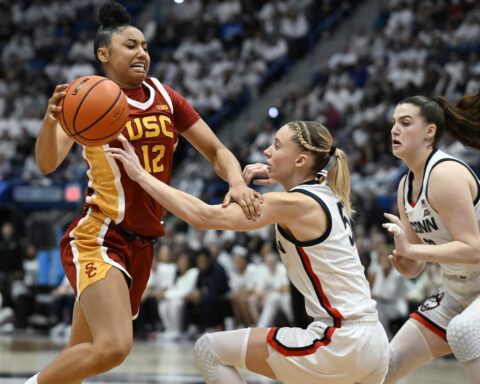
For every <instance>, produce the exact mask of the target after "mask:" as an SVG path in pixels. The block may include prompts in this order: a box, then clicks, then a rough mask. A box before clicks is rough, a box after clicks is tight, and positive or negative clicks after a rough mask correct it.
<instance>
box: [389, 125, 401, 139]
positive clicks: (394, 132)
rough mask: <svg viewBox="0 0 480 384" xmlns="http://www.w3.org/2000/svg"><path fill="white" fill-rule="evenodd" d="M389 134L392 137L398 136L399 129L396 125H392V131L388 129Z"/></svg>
mask: <svg viewBox="0 0 480 384" xmlns="http://www.w3.org/2000/svg"><path fill="white" fill-rule="evenodd" d="M390 133H391V134H392V136H393V135H398V134H399V129H398V125H397V123H393V125H392V129H390Z"/></svg>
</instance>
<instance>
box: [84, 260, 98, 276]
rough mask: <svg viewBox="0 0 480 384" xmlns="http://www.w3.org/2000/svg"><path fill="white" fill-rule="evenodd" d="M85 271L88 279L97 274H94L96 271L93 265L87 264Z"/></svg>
mask: <svg viewBox="0 0 480 384" xmlns="http://www.w3.org/2000/svg"><path fill="white" fill-rule="evenodd" d="M85 269H86V271H85V273H86V274H87V276H88V277H89V278H90V279H91V278H92V277H93V276H95V275H96V274H97V272H95V271H96V270H97V267H95V264H94V263H88V264H87V265H86V266H85Z"/></svg>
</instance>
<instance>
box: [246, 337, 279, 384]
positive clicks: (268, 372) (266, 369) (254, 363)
mask: <svg viewBox="0 0 480 384" xmlns="http://www.w3.org/2000/svg"><path fill="white" fill-rule="evenodd" d="M268 331H269V329H268V328H252V329H251V330H250V337H249V338H248V347H247V356H246V358H245V364H246V365H247V368H248V369H249V370H250V371H252V372H255V373H259V374H261V375H264V376H267V377H270V378H272V379H276V378H277V377H276V376H275V373H274V372H273V371H272V368H270V366H269V365H268V363H267V358H268V356H269V355H268V347H267V334H268Z"/></svg>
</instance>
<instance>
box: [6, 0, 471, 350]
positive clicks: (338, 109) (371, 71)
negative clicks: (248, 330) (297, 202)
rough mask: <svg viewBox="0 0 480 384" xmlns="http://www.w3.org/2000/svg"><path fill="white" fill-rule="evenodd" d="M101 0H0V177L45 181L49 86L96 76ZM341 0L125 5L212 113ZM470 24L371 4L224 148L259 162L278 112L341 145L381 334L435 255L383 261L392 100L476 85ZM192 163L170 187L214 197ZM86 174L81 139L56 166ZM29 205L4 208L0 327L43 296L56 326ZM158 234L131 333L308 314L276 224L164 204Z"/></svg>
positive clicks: (169, 80) (437, 9)
mask: <svg viewBox="0 0 480 384" xmlns="http://www.w3.org/2000/svg"><path fill="white" fill-rule="evenodd" d="M102 2H103V1H96V0H83V1H78V2H75V3H74V4H75V7H76V8H75V9H74V10H75V12H74V13H72V9H73V8H74V7H71V6H63V4H64V3H63V2H61V1H50V2H48V3H47V2H46V1H43V0H35V1H27V0H23V1H19V2H15V4H10V2H1V1H0V9H1V12H0V18H2V20H3V23H0V47H1V48H0V55H1V60H2V67H1V69H0V71H1V74H2V76H0V179H1V180H8V179H11V178H16V177H23V179H24V180H28V181H32V180H33V181H35V180H37V181H38V180H39V181H41V182H45V180H49V179H45V178H44V177H43V176H42V175H40V174H39V172H38V170H37V169H36V166H35V161H34V158H33V151H32V148H33V145H34V140H35V135H36V132H37V130H38V128H39V127H40V119H41V118H42V115H43V113H44V108H45V105H46V100H47V98H48V97H49V94H50V92H51V90H52V89H53V87H54V85H55V84H56V83H58V82H61V81H70V80H72V79H73V78H75V77H78V76H81V75H86V74H90V73H101V72H100V71H99V68H98V66H97V64H96V63H95V62H94V61H93V54H92V47H91V45H92V40H91V39H92V36H93V33H94V31H95V29H96V24H95V21H94V20H91V15H94V14H97V12H95V11H94V9H95V8H96V7H98V5H99V4H100V3H102ZM132 3H136V5H132ZM352 3H353V2H349V1H347V2H333V1H309V0H297V1H289V0H284V1H261V2H258V1H253V0H250V1H248V0H243V1H240V0H225V1H221V0H204V1H201V0H191V1H185V2H184V3H183V5H178V6H177V5H176V6H174V7H173V8H172V9H173V13H172V14H171V15H169V17H168V20H169V22H168V23H161V24H160V23H158V22H157V20H156V19H155V17H153V18H152V17H146V15H144V14H142V13H141V12H140V11H139V10H140V9H145V7H148V6H149V2H147V1H140V2H131V3H128V4H127V3H125V5H126V6H128V5H130V6H131V7H132V9H131V10H130V11H131V12H132V14H133V15H134V17H135V18H134V20H135V19H136V20H142V21H143V22H144V26H145V27H144V28H143V29H144V30H145V35H146V37H147V39H148V38H149V36H152V39H151V40H150V41H149V45H150V52H151V55H152V67H151V74H152V75H153V76H156V77H158V78H159V79H160V80H161V81H163V82H165V83H166V84H168V85H171V86H172V87H173V88H174V89H176V90H178V91H179V92H180V93H182V94H183V95H185V96H186V97H187V99H188V100H189V101H190V102H191V103H192V105H193V106H194V107H195V108H196V109H197V110H198V111H199V112H200V113H201V114H202V116H205V118H208V117H210V118H211V117H214V116H218V114H219V113H220V112H221V110H222V109H223V108H224V107H225V105H230V106H232V105H234V106H235V107H236V108H237V107H241V106H242V105H244V104H246V103H248V102H249V100H252V99H255V98H256V97H259V95H261V93H262V91H263V90H264V89H265V87H267V86H268V83H269V81H271V80H272V79H271V77H270V76H271V74H274V75H278V73H276V72H271V70H272V68H274V69H275V71H276V70H278V68H280V71H285V70H288V68H289V66H291V65H294V64H295V60H296V59H298V58H299V57H301V56H302V55H303V54H305V52H306V50H307V49H308V38H307V36H308V34H309V33H311V32H312V30H313V29H314V27H315V23H318V20H322V19H323V18H325V17H326V16H327V15H330V14H331V13H332V12H333V11H334V10H335V7H336V6H338V7H344V8H345V9H348V8H350V7H351V4H352ZM150 5H151V4H150ZM149 14H150V13H149ZM59 16H61V17H59ZM147 16H148V15H147ZM79 20H81V22H80V21H79ZM186 26H188V27H186ZM153 36H154V37H153ZM478 36H480V5H477V4H476V3H475V2H474V1H467V0H460V1H457V2H453V3H452V2H447V1H444V0H427V1H422V2H416V1H402V0H390V1H385V2H381V9H380V10H379V13H378V16H377V18H376V20H375V23H374V25H373V26H362V25H360V26H357V27H356V29H355V30H354V31H352V35H351V37H350V38H349V41H348V43H345V44H343V45H342V46H341V47H340V49H339V50H338V52H337V53H336V54H334V55H332V56H331V57H329V58H325V61H324V62H321V63H318V68H317V70H316V71H315V73H314V74H313V75H312V76H311V79H309V81H308V82H306V83H305V84H293V85H292V86H291V87H289V90H288V92H286V93H285V94H284V95H281V96H279V99H278V103H277V109H278V111H279V113H280V115H279V116H278V117H277V118H266V119H265V120H264V121H263V122H262V123H260V124H258V123H253V122H252V123H251V124H248V125H247V126H246V127H245V130H244V132H245V134H244V135H243V137H242V141H241V143H234V144H233V148H232V151H233V152H234V153H235V155H236V156H237V157H238V158H239V160H240V162H241V164H242V165H245V164H247V163H252V162H261V161H263V159H264V156H263V150H264V149H265V148H266V147H267V146H268V145H269V144H270V143H271V142H272V140H273V137H274V135H275V131H276V129H277V128H278V127H279V126H280V125H281V124H283V123H284V122H286V121H289V120H316V121H320V122H322V123H324V124H325V125H326V126H327V127H328V128H329V129H331V130H332V132H333V136H334V138H335V140H336V145H337V146H338V147H340V148H342V149H343V150H344V151H345V152H346V153H347V154H348V159H349V163H350V168H351V185H352V203H353V207H354V209H355V210H356V214H355V220H354V230H355V241H356V244H357V247H358V249H359V254H360V257H361V259H362V263H363V264H364V266H365V273H366V275H367V277H368V278H369V281H370V283H371V287H372V295H373V296H374V298H375V299H376V300H377V303H378V310H379V313H380V319H381V321H382V323H383V324H384V326H385V328H386V329H387V331H388V333H389V336H392V335H393V334H394V333H395V330H396V329H395V326H396V324H400V323H402V322H403V319H404V318H405V316H407V314H408V312H409V311H410V310H412V309H414V308H415V306H416V305H417V304H418V303H420V302H422V301H423V300H424V299H425V298H426V297H427V296H428V295H430V294H432V293H433V292H434V290H435V288H436V285H437V283H438V276H439V270H438V268H437V267H436V266H434V265H428V266H427V268H426V270H425V271H424V273H423V274H422V275H421V276H420V277H419V278H418V279H417V280H415V281H413V282H412V281H407V280H406V279H405V278H403V277H402V276H400V275H399V274H398V273H397V272H396V271H395V270H394V269H392V268H391V266H390V264H389V263H388V262H387V260H386V255H387V254H388V253H389V252H390V251H391V249H392V248H393V245H392V244H391V240H392V239H391V237H390V236H389V235H387V234H386V233H385V232H384V231H383V229H382V228H381V223H382V222H383V212H384V211H386V210H393V211H394V210H395V204H393V201H394V196H395V190H396V186H397V184H398V181H399V179H400V177H401V175H402V174H403V172H404V169H403V168H402V167H401V166H399V162H397V161H396V160H395V159H394V158H393V156H392V155H391V152H390V143H391V139H390V126H391V123H390V121H391V115H392V111H393V108H394V106H395V104H396V102H397V101H398V100H400V99H401V98H403V97H406V96H411V95H416V94H424V95H444V96H445V97H446V98H447V99H449V100H451V101H454V100H455V99H456V98H458V96H459V95H462V94H465V93H475V92H478V90H479V86H480V58H479V55H480V43H479V40H478ZM58 47H62V49H58ZM12 95H14V96H12ZM210 121H214V122H218V121H220V120H215V119H214V120H210ZM12 127H15V129H13V128H12ZM442 148H444V149H446V151H447V152H448V153H450V154H452V155H454V156H458V157H460V158H462V159H464V160H465V161H466V162H467V163H469V164H470V165H471V166H472V168H473V169H474V170H475V171H477V172H478V171H479V170H480V158H479V154H478V152H476V151H471V150H468V149H467V148H464V147H463V146H462V145H461V144H459V143H457V142H455V141H452V140H451V139H449V138H446V139H445V140H444V142H443V143H442ZM179 151H180V152H181V151H182V150H181V149H180V150H179ZM180 155H181V154H180ZM183 156H185V153H184V154H183ZM187 162H188V164H186V165H185V167H184V177H183V178H182V181H181V182H180V184H179V185H178V187H179V188H180V189H182V190H184V191H186V192H188V193H191V194H193V195H195V196H197V197H199V198H201V199H202V200H204V201H206V202H208V203H218V202H220V201H221V200H222V199H223V196H224V194H225V193H226V189H227V187H226V185H225V184H224V183H222V182H220V181H219V180H218V179H217V178H216V176H215V175H214V174H213V172H207V173H205V172H204V170H202V169H201V168H200V167H199V166H198V165H197V163H196V162H195V161H194V159H192V158H187ZM83 174H84V164H83V161H82V157H81V153H80V150H79V149H78V148H77V150H75V151H74V153H72V154H70V155H69V156H68V157H67V160H66V161H65V163H64V164H63V165H62V167H61V169H60V170H59V171H57V172H56V173H55V174H54V175H53V178H54V179H55V178H59V179H67V180H76V179H77V178H78V177H79V175H82V177H83ZM49 178H50V179H52V176H49ZM274 188H275V187H273V189H274ZM267 190H269V189H268V188H264V189H262V191H267ZM2 212H3V211H2ZM29 214H30V213H29V212H25V213H18V212H16V213H14V214H11V215H10V216H12V220H13V224H14V225H13V226H12V224H11V223H10V222H7V221H5V223H4V224H3V225H4V226H6V229H5V230H4V228H3V227H2V239H1V240H0V288H1V297H2V298H3V302H1V301H0V327H4V328H0V329H4V330H11V327H12V325H11V324H14V326H15V327H17V328H25V327H32V326H34V327H35V326H36V327H38V325H39V324H40V322H38V321H37V322H35V321H32V316H33V315H34V313H31V312H29V310H31V309H32V308H33V309H35V308H37V310H36V311H37V315H38V312H41V310H40V309H38V308H40V307H41V304H42V300H44V302H43V303H46V304H48V305H47V306H49V307H50V311H49V312H45V315H44V316H45V317H46V322H45V324H47V325H48V326H45V328H47V329H51V332H52V333H53V334H54V335H57V334H60V333H61V334H63V335H66V334H68V323H69V321H70V319H69V318H68V315H67V313H68V308H69V306H71V303H72V300H71V299H72V296H71V292H68V291H63V290H62V289H59V290H58V291H56V292H55V294H54V295H50V299H49V300H50V301H48V300H45V297H44V296H42V295H43V291H42V290H41V289H39V288H38V287H36V282H35V281H36V280H35V273H36V272H35V271H36V270H39V269H41V266H40V265H39V263H38V261H37V259H36V258H35V254H36V250H35V247H34V245H33V244H32V243H31V241H29V238H28V234H27V233H26V232H27V231H26V230H25V228H24V226H23V225H22V223H23V221H24V219H25V217H27V216H28V215H29ZM19 215H20V217H21V218H19ZM7 216H8V215H6V216H4V217H7ZM15 227H16V232H17V234H15ZM9 228H10V229H9ZM166 231H167V236H166V237H165V238H163V239H162V240H161V242H160V245H159V247H158V251H157V262H156V263H154V265H153V267H152V275H151V279H150V281H149V285H148V289H147V290H146V292H145V295H144V301H143V303H142V309H141V312H140V316H139V318H138V319H137V320H136V321H135V330H136V334H137V336H139V337H148V336H152V335H155V336H156V338H157V339H158V340H177V339H179V338H181V337H183V336H185V335H187V336H188V335H190V334H191V335H194V334H197V333H198V332H202V331H205V330H211V329H224V328H225V327H226V328H233V327H242V326H269V325H272V324H283V323H284V324H297V325H298V324H299V318H300V319H301V318H302V316H303V317H304V316H305V314H304V313H299V311H298V310H297V309H295V310H294V309H293V308H297V307H298V306H297V305H295V302H296V299H295V297H296V296H295V295H294V292H293V291H292V289H293V288H292V287H291V286H290V284H289V282H288V279H287V278H286V275H285V269H284V267H283V266H282V264H281V262H280V260H279V257H278V254H277V252H276V250H275V244H274V241H273V231H272V229H271V228H266V229H264V230H260V231H255V232H251V233H233V232H229V231H206V232H200V231H197V230H195V229H194V228H192V227H191V226H188V225H186V224H185V223H183V222H181V221H178V220H177V219H176V218H175V217H173V216H170V217H168V218H167V220H166ZM32 279H33V280H32ZM15 282H17V283H15ZM58 284H60V281H57V283H56V285H58ZM50 288H52V287H50ZM50 290H51V289H50ZM39 297H40V298H43V299H41V300H40V301H39V299H38V298H39ZM29 300H30V301H29ZM32 300H33V301H32ZM26 303H27V304H26ZM32 303H33V304H35V305H32ZM300 307H301V306H300ZM8 308H10V310H8ZM12 309H13V311H12ZM42 313H43V312H42ZM8 324H10V326H8ZM42 324H43V323H42ZM58 324H60V325H61V326H60V327H57V328H53V327H54V326H56V325H58ZM185 331H188V332H185Z"/></svg>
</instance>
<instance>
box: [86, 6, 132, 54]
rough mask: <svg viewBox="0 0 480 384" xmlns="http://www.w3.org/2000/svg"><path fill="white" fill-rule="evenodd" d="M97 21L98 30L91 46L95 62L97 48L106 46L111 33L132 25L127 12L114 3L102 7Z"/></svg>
mask: <svg viewBox="0 0 480 384" xmlns="http://www.w3.org/2000/svg"><path fill="white" fill-rule="evenodd" d="M98 20H99V21H100V29H99V30H98V32H97V36H96V37H95V43H94V45H93V51H94V52H93V53H94V55H95V58H96V59H97V60H98V56H97V51H98V48H100V47H105V46H108V45H109V44H110V41H111V39H112V34H113V33H115V32H118V31H119V30H120V29H122V28H125V27H128V26H131V25H132V24H131V18H130V15H129V14H128V12H127V10H126V9H125V8H124V7H123V6H122V5H121V4H119V3H116V2H109V3H105V4H104V5H102V7H101V8H100V12H99V16H98Z"/></svg>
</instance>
